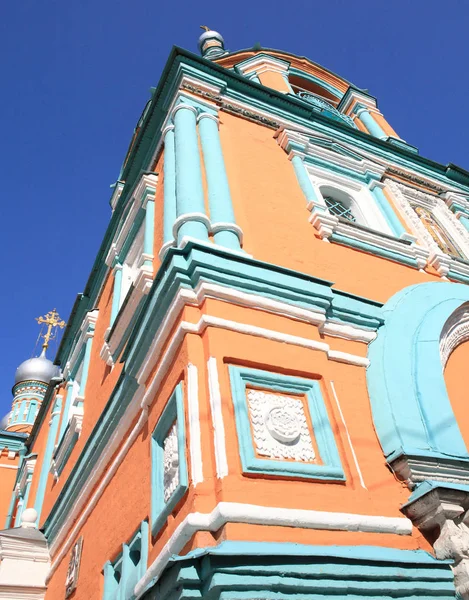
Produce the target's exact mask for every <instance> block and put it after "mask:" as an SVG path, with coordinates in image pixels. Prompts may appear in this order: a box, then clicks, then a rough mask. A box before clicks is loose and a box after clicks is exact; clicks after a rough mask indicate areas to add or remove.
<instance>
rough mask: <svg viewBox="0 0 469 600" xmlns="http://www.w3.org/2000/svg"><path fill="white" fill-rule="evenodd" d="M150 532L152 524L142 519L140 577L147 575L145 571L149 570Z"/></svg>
mask: <svg viewBox="0 0 469 600" xmlns="http://www.w3.org/2000/svg"><path fill="white" fill-rule="evenodd" d="M149 532H150V526H149V524H148V521H142V524H141V525H140V537H141V544H140V556H141V558H140V573H139V579H140V578H142V577H143V576H144V575H145V571H146V570H147V566H148V535H149Z"/></svg>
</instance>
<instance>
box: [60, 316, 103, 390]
mask: <svg viewBox="0 0 469 600" xmlns="http://www.w3.org/2000/svg"><path fill="white" fill-rule="evenodd" d="M98 313H99V311H98V309H97V308H94V309H93V310H90V311H88V312H87V313H86V315H85V318H84V319H83V322H82V324H81V326H80V336H79V338H78V340H77V341H76V343H75V347H74V348H73V352H72V354H71V355H70V358H69V360H68V361H67V364H66V365H65V368H64V370H63V378H64V379H67V378H68V376H69V375H70V373H71V372H72V371H73V368H74V367H75V364H76V361H77V360H78V356H79V355H80V352H81V349H82V347H83V345H84V344H86V342H87V340H88V339H89V338H92V337H94V330H95V327H96V322H97V320H98Z"/></svg>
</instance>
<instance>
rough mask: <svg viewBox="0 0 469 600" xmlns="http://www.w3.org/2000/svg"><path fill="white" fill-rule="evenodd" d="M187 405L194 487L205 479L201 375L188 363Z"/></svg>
mask: <svg viewBox="0 0 469 600" xmlns="http://www.w3.org/2000/svg"><path fill="white" fill-rule="evenodd" d="M187 406H188V417H189V451H190V457H191V478H192V484H193V485H194V487H195V486H196V485H197V484H199V483H202V481H203V480H204V472H203V464H202V444H201V437H200V414H199V375H198V369H197V367H196V366H195V365H193V364H191V363H189V364H188V365H187Z"/></svg>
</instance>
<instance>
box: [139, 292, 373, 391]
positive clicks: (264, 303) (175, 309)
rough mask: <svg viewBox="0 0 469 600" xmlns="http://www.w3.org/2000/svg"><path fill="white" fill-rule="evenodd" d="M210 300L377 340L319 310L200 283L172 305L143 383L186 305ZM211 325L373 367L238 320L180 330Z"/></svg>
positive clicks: (347, 336) (338, 334) (142, 373)
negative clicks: (332, 319) (328, 317)
mask: <svg viewBox="0 0 469 600" xmlns="http://www.w3.org/2000/svg"><path fill="white" fill-rule="evenodd" d="M206 298H215V299H219V300H225V301H228V302H230V303H233V304H236V305H238V306H244V307H249V308H254V309H257V310H263V311H266V312H270V313H273V314H276V315H281V316H287V317H289V318H292V319H294V320H299V321H305V322H307V323H311V324H313V325H320V326H321V327H320V330H321V332H322V333H325V334H327V335H331V336H335V337H341V338H343V339H348V340H353V341H363V342H365V343H368V342H369V341H372V339H374V338H375V337H376V333H375V332H373V331H370V330H369V329H366V328H360V327H358V326H352V325H348V324H340V323H337V322H334V321H331V322H329V321H327V322H326V317H325V315H324V314H323V313H321V312H319V311H314V310H307V309H304V308H300V307H296V306H294V305H292V304H287V303H286V302H279V301H277V300H271V299H269V298H264V297H263V296H258V295H256V294H249V293H246V292H239V291H238V290H233V289H232V288H229V287H227V286H222V285H218V284H212V283H200V284H198V286H197V287H196V289H195V292H193V291H192V290H187V289H181V290H180V291H179V292H178V294H177V296H176V298H175V300H174V302H173V303H172V304H171V306H170V308H169V310H168V312H167V314H166V317H165V318H164V320H163V321H162V323H161V325H160V327H159V329H158V331H157V332H156V335H155V337H154V339H153V342H152V344H151V345H150V347H149V349H148V352H147V354H146V356H145V358H144V360H143V361H142V365H141V367H140V369H139V370H138V372H137V381H138V382H139V383H144V382H145V381H146V379H147V377H148V375H149V374H150V372H151V371H152V370H153V368H154V366H155V364H156V362H157V361H158V358H159V355H160V352H161V348H162V347H163V346H164V344H165V340H166V336H167V334H168V332H169V331H171V330H172V328H173V326H174V324H175V321H176V318H177V316H178V315H179V313H180V312H181V311H182V309H183V308H184V306H186V305H191V306H200V305H202V304H203V302H204V301H205V299H206ZM208 324H210V325H212V326H218V327H222V328H224V329H231V328H234V330H236V331H240V332H241V333H249V334H250V335H257V336H260V337H268V338H269V339H277V340H278V341H281V342H287V343H292V344H295V345H300V346H305V347H309V348H312V349H315V350H321V351H323V352H327V353H328V356H329V358H330V359H331V360H339V361H340V362H351V364H357V365H360V366H368V364H369V362H368V359H366V358H364V357H360V356H355V355H352V354H348V353H339V351H335V350H331V348H330V346H329V344H327V343H325V342H316V341H314V340H310V339H306V338H299V337H297V336H291V335H289V334H282V333H279V332H276V331H273V330H267V329H262V328H259V327H256V326H254V325H253V326H251V325H243V324H240V323H235V322H234V321H227V320H224V319H219V318H217V317H211V316H209V315H205V316H204V317H203V318H202V320H201V321H199V323H198V324H194V323H187V322H183V323H181V324H180V326H179V327H183V328H186V330H187V331H188V332H191V333H200V332H201V328H203V330H205V327H206V326H207V325H208Z"/></svg>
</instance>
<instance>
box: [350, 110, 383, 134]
mask: <svg viewBox="0 0 469 600" xmlns="http://www.w3.org/2000/svg"><path fill="white" fill-rule="evenodd" d="M357 117H358V118H359V119H360V121H361V122H362V123H363V125H364V126H365V127H366V128H367V129H368V132H369V133H370V134H371V135H374V136H375V137H377V138H380V139H385V140H386V139H387V138H388V136H387V135H386V134H385V133H384V131H383V130H382V129H381V127H380V126H379V125H378V123H377V122H376V121H375V120H374V119H373V117H372V115H371V114H370V112H369V110H368V109H366V108H363V107H362V108H360V109H359V110H358V111H357Z"/></svg>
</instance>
